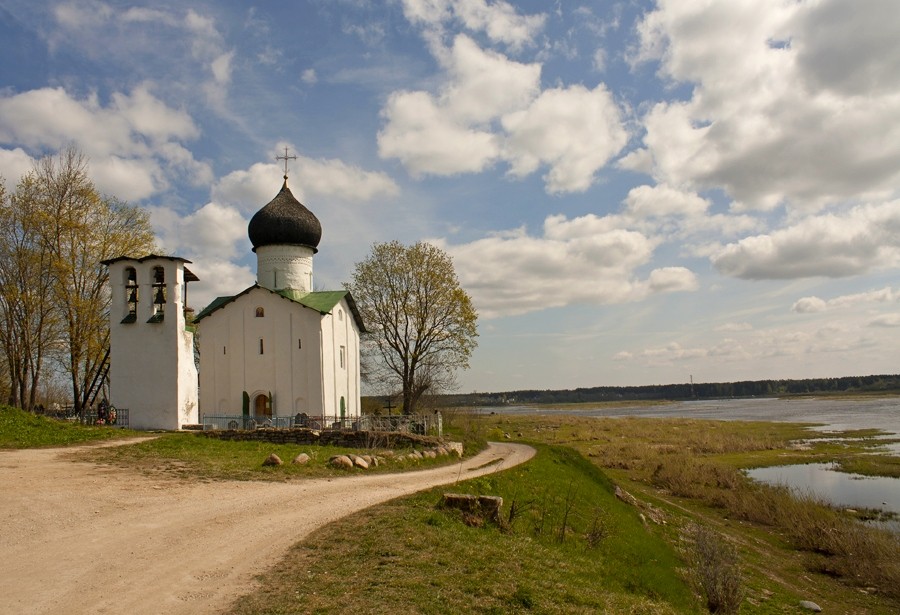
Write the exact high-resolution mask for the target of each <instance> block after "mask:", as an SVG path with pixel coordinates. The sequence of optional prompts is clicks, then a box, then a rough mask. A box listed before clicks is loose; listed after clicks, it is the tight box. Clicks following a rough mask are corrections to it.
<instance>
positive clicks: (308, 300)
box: [194, 284, 366, 333]
mask: <svg viewBox="0 0 900 615" xmlns="http://www.w3.org/2000/svg"><path fill="white" fill-rule="evenodd" d="M257 288H260V289H262V290H265V291H267V292H270V293H273V294H276V295H278V296H280V297H284V298H285V299H287V300H288V301H292V302H294V303H299V304H300V305H302V306H304V307H307V308H310V309H311V310H315V311H317V312H319V313H320V314H330V313H331V310H333V309H334V306H336V305H337V304H338V303H340V301H341V299H344V298H346V299H347V305H348V306H349V307H350V311H351V312H352V314H353V319H354V320H355V321H356V326H357V327H359V332H360V333H365V331H366V327H365V325H364V324H363V320H362V316H361V315H360V313H359V310H358V309H357V307H356V302H355V301H354V300H353V296H352V295H351V294H350V291H348V290H324V291H317V292H312V293H304V292H301V291H298V290H293V289H284V290H278V291H273V290H269V289H268V288H264V287H263V286H259V285H258V284H254V285H253V286H251V287H250V288H248V289H246V290H244V291H243V292H240V293H238V294H237V295H234V296H232V297H216V298H215V299H214V300H213V301H212V303H210V304H209V305H207V306H206V307H205V308H203V309H202V310H201V311H200V313H199V314H197V316H196V317H195V318H194V322H198V321H200V320H201V319H203V318H206V317H207V316H209V315H210V314H212V313H213V312H215V311H216V310H218V309H220V308H222V307H224V306H225V305H227V304H228V303H231V302H232V301H234V300H235V299H237V298H238V297H240V296H242V295H246V294H247V293H249V292H250V291H252V290H255V289H257Z"/></svg>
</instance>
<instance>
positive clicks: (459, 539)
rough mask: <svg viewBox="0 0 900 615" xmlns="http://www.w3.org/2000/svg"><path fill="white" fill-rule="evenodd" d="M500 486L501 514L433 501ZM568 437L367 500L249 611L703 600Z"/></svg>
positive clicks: (279, 575) (652, 604) (311, 544)
mask: <svg viewBox="0 0 900 615" xmlns="http://www.w3.org/2000/svg"><path fill="white" fill-rule="evenodd" d="M448 490H449V491H461V492H466V493H472V494H489V495H499V496H501V497H503V498H504V502H505V504H504V508H503V511H502V512H503V514H502V516H501V519H500V522H499V523H498V522H492V521H490V520H488V519H485V518H484V517H481V516H479V515H478V514H462V513H460V512H459V511H455V510H448V509H443V508H441V507H440V506H438V503H439V501H440V499H441V494H442V493H444V492H445V491H448ZM613 491H614V486H613V484H612V483H611V482H610V481H609V479H608V478H607V477H606V476H605V475H604V474H603V473H602V472H600V471H599V470H598V469H597V468H596V467H595V466H593V465H592V464H590V463H589V462H588V461H587V460H585V459H584V457H582V456H581V455H579V454H578V453H576V452H575V451H573V450H571V449H568V448H565V447H546V446H541V447H540V450H539V452H538V455H537V457H536V458H535V459H534V460H533V461H531V462H529V463H528V464H526V465H524V466H521V467H517V468H514V469H511V470H509V471H506V472H501V473H498V474H492V475H488V476H485V477H482V478H479V479H475V480H471V481H466V482H464V483H461V484H460V485H456V486H453V487H446V488H438V489H433V490H430V491H426V492H423V493H421V494H418V495H416V496H413V497H410V498H405V499H403V500H398V501H394V502H390V503H388V504H385V505H382V506H378V507H376V508H374V509H369V510H366V511H364V512H362V513H359V514H357V515H354V516H352V517H350V518H348V519H345V520H342V521H340V522H339V523H336V524H333V525H332V526H330V528H328V529H327V530H326V531H325V532H322V533H320V534H318V535H316V536H315V537H313V538H312V539H310V540H307V541H305V542H303V543H301V544H300V545H297V546H296V547H295V548H294V549H292V550H291V552H290V554H289V556H288V557H287V559H286V560H285V561H283V562H281V564H279V565H278V566H276V568H275V569H274V570H273V571H272V572H271V573H267V574H266V575H265V576H264V577H262V578H261V580H262V581H263V583H264V586H265V587H266V589H265V590H262V591H260V592H258V593H256V594H254V595H253V596H251V597H249V598H246V599H244V600H242V601H240V603H239V605H238V606H236V608H235V609H234V610H233V611H232V613H233V614H240V615H247V614H251V613H471V612H481V613H515V612H528V611H533V612H539V613H598V612H606V613H631V612H633V613H683V612H699V611H698V603H697V600H696V598H695V597H694V595H693V593H692V592H691V589H690V586H689V584H688V583H687V582H686V581H685V579H684V577H683V576H682V575H681V574H680V572H679V568H680V566H681V564H680V559H679V556H678V554H677V553H676V551H675V549H674V548H673V547H672V546H670V545H669V544H668V543H667V542H666V541H665V540H663V538H661V537H660V536H659V535H658V534H657V532H655V531H653V529H651V528H648V527H646V526H645V525H644V523H643V522H642V521H641V519H640V516H639V513H638V511H637V510H635V509H634V508H633V507H631V506H629V505H628V504H626V503H624V502H622V501H621V500H619V499H617V498H616V497H615V495H614V494H613Z"/></svg>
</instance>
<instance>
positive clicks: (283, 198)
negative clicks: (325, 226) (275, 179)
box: [247, 177, 322, 252]
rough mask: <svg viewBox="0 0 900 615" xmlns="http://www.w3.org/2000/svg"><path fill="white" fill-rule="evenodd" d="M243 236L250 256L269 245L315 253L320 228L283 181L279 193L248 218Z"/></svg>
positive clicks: (315, 219) (320, 231)
mask: <svg viewBox="0 0 900 615" xmlns="http://www.w3.org/2000/svg"><path fill="white" fill-rule="evenodd" d="M247 234H248V235H250V243H252V244H253V251H254V252H256V248H259V247H260V246H273V245H295V246H307V247H309V248H312V249H313V252H316V251H317V249H316V248H317V246H318V245H319V241H320V240H321V239H322V225H321V223H319V219H318V218H316V216H315V214H313V212H311V211H310V210H308V209H307V208H306V206H305V205H303V203H301V202H300V201H298V200H297V199H296V198H295V197H294V195H293V194H291V190H290V188H288V186H287V177H285V178H284V185H283V186H282V187H281V191H280V192H279V193H278V194H277V195H275V198H274V199H272V200H271V201H269V204H268V205H266V206H265V207H263V208H262V209H260V210H259V211H258V212H256V213H255V214H254V215H253V217H252V218H250V224H249V226H248V227H247Z"/></svg>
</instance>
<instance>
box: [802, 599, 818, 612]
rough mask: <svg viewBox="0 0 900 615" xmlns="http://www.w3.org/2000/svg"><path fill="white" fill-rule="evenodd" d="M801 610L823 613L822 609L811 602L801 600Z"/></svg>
mask: <svg viewBox="0 0 900 615" xmlns="http://www.w3.org/2000/svg"><path fill="white" fill-rule="evenodd" d="M800 608H801V609H806V610H807V611H812V612H813V613H821V612H822V607H820V606H819V605H818V604H816V603H815V602H813V601H811V600H801V601H800Z"/></svg>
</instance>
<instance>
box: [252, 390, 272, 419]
mask: <svg viewBox="0 0 900 615" xmlns="http://www.w3.org/2000/svg"><path fill="white" fill-rule="evenodd" d="M253 415H254V416H260V417H271V416H272V406H270V405H269V398H268V397H267V396H266V395H257V396H256V399H254V400H253Z"/></svg>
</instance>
